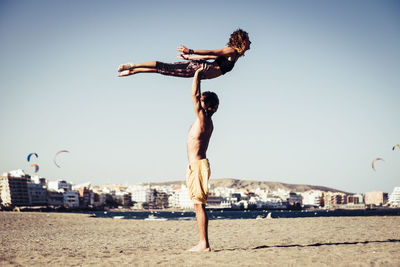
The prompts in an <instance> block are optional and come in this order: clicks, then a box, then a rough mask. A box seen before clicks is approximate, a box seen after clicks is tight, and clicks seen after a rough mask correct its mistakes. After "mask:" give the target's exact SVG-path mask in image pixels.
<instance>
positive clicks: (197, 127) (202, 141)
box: [186, 117, 214, 162]
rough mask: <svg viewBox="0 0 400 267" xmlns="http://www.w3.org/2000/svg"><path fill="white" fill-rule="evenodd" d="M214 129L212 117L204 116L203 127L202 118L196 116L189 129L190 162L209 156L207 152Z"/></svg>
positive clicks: (188, 148)
mask: <svg viewBox="0 0 400 267" xmlns="http://www.w3.org/2000/svg"><path fill="white" fill-rule="evenodd" d="M213 129H214V125H213V122H212V120H211V118H207V117H205V118H204V123H203V127H201V124H200V119H199V118H196V120H195V121H194V123H193V124H192V126H191V127H190V129H189V133H188V137H187V141H186V143H187V152H188V159H189V162H193V161H196V160H200V159H205V158H207V156H206V152H207V148H208V143H209V142H210V138H211V134H212V132H213Z"/></svg>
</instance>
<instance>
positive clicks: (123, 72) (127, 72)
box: [118, 70, 135, 77]
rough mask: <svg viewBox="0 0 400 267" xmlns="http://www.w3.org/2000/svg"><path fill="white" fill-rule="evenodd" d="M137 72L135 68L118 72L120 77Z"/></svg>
mask: <svg viewBox="0 0 400 267" xmlns="http://www.w3.org/2000/svg"><path fill="white" fill-rule="evenodd" d="M132 74H135V70H123V71H121V72H120V73H119V74H118V77H124V76H129V75H132Z"/></svg>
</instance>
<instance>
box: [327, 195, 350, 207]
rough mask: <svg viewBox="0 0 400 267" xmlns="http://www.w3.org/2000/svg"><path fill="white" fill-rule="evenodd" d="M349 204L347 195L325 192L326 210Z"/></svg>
mask: <svg viewBox="0 0 400 267" xmlns="http://www.w3.org/2000/svg"><path fill="white" fill-rule="evenodd" d="M344 204H347V197H346V194H344V193H340V192H325V193H324V205H325V208H328V209H329V208H337V207H338V206H339V205H344Z"/></svg>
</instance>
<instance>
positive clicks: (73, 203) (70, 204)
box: [63, 191, 79, 208]
mask: <svg viewBox="0 0 400 267" xmlns="http://www.w3.org/2000/svg"><path fill="white" fill-rule="evenodd" d="M63 197H64V207H66V208H78V207H79V193H78V191H65V192H64V193H63Z"/></svg>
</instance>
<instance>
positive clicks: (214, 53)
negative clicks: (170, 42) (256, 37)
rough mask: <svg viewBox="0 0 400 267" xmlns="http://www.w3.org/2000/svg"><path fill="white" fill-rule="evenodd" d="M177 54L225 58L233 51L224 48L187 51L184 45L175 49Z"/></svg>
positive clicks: (230, 48) (233, 50)
mask: <svg viewBox="0 0 400 267" xmlns="http://www.w3.org/2000/svg"><path fill="white" fill-rule="evenodd" d="M177 50H178V51H179V52H182V53H183V54H197V55H212V56H227V55H230V54H232V53H234V52H235V49H233V48H232V47H225V48H222V49H216V50H201V49H196V50H193V49H189V48H187V47H186V46H184V45H180V46H179V47H178V49H177Z"/></svg>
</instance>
